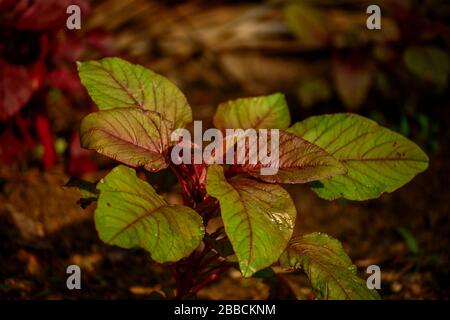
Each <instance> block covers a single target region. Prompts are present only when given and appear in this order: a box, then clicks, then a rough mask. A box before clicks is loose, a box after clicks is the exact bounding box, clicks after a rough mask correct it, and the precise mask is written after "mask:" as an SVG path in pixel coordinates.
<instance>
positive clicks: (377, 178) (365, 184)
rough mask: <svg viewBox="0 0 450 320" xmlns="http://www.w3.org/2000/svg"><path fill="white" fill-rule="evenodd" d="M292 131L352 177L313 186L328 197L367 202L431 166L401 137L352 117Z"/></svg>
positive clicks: (309, 122)
mask: <svg viewBox="0 0 450 320" xmlns="http://www.w3.org/2000/svg"><path fill="white" fill-rule="evenodd" d="M289 131H291V132H294V133H295V134H297V135H299V136H301V137H303V138H304V139H306V140H308V141H310V142H312V143H314V144H317V145H318V146H321V147H323V148H324V149H325V150H326V151H328V152H329V153H331V154H332V155H333V156H334V157H336V158H337V159H339V160H340V161H341V162H342V163H343V164H344V165H345V166H346V167H347V169H348V173H347V174H346V175H342V176H335V177H332V178H330V179H325V180H321V181H320V182H318V183H313V184H311V186H312V188H313V190H314V191H316V193H317V194H318V195H319V196H320V197H322V198H325V199H328V200H333V199H337V198H340V197H344V198H346V199H350V200H367V199H373V198H377V197H379V196H380V195H381V194H382V193H384V192H392V191H394V190H396V189H398V188H400V187H401V186H403V185H404V184H406V183H407V182H409V181H410V180H411V179H412V178H413V177H414V176H415V175H417V174H418V173H420V172H422V171H424V170H425V169H426V168H427V167H428V157H427V155H426V154H425V153H424V152H423V151H422V150H421V149H420V148H419V147H418V146H417V145H416V144H414V143H413V142H411V141H409V140H408V139H406V138H405V137H403V136H401V135H400V134H398V133H396V132H393V131H391V130H389V129H386V128H383V127H381V126H379V125H378V124H377V123H376V122H374V121H372V120H370V119H367V118H364V117H361V116H358V115H355V114H349V113H340V114H334V115H323V116H315V117H311V118H308V119H306V120H304V121H302V122H298V123H296V124H295V125H293V126H292V127H291V128H290V129H289Z"/></svg>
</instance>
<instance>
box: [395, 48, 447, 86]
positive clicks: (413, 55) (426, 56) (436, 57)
mask: <svg viewBox="0 0 450 320" xmlns="http://www.w3.org/2000/svg"><path fill="white" fill-rule="evenodd" d="M403 61H404V63H405V65H406V67H407V68H408V69H409V71H411V72H412V73H413V74H414V75H416V76H417V77H419V78H421V79H423V80H425V81H429V82H431V83H434V84H436V85H439V86H445V84H446V83H447V79H448V74H449V72H450V59H449V57H448V54H447V53H446V52H445V51H443V50H441V49H439V48H438V47H432V46H423V47H419V46H414V47H409V48H408V49H406V51H405V52H404V54H403Z"/></svg>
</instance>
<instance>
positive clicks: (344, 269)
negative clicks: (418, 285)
mask: <svg viewBox="0 0 450 320" xmlns="http://www.w3.org/2000/svg"><path fill="white" fill-rule="evenodd" d="M280 264H281V266H282V267H284V268H289V269H302V270H303V271H304V272H305V273H306V275H307V276H308V278H309V280H310V281H311V285H312V287H313V289H314V291H315V292H316V294H317V296H318V298H319V299H329V300H344V299H345V300H374V299H379V298H380V297H379V295H378V293H377V291H376V290H370V289H368V288H367V285H366V282H365V281H364V280H362V279H360V278H359V277H358V276H357V275H356V266H355V265H353V263H352V261H351V260H350V258H349V257H348V256H347V254H346V253H345V251H344V248H343V247H342V245H341V243H340V242H339V241H337V240H336V239H334V238H332V237H330V236H328V235H325V234H322V233H311V234H308V235H305V236H302V237H295V238H293V239H292V240H291V241H290V242H289V245H288V248H287V249H286V251H285V252H283V254H282V255H281V257H280Z"/></svg>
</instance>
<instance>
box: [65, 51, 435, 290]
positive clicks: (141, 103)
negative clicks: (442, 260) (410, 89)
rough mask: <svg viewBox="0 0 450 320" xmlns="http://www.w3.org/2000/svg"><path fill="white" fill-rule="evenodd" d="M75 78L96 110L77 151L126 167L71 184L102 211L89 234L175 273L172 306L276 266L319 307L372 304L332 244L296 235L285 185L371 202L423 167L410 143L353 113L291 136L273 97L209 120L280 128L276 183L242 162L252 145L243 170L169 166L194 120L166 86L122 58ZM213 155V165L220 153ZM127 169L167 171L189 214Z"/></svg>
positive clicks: (237, 104)
mask: <svg viewBox="0 0 450 320" xmlns="http://www.w3.org/2000/svg"><path fill="white" fill-rule="evenodd" d="M78 71H79V75H80V78H81V82H82V83H83V85H84V86H85V87H86V88H87V90H88V92H89V94H90V95H91V97H92V99H93V100H94V102H95V103H96V104H97V106H98V108H99V111H98V112H94V113H91V114H89V115H88V116H86V117H85V118H84V120H83V121H82V124H81V144H82V146H83V147H85V148H88V149H93V150H96V151H97V152H98V153H100V154H103V155H106V156H108V157H111V158H113V159H115V160H117V161H119V162H121V163H123V164H125V165H118V166H117V167H115V168H114V169H113V170H112V171H111V172H110V173H109V174H108V175H107V176H106V177H104V178H103V179H102V180H101V181H99V182H98V183H97V185H96V186H95V185H92V184H91V185H89V184H80V183H78V182H77V181H72V183H71V184H72V185H76V186H78V187H80V188H81V189H84V193H85V194H84V196H85V198H89V199H90V200H96V201H97V208H96V210H95V225H96V228H97V231H98V234H99V236H100V238H101V239H102V240H103V241H104V242H106V243H108V244H112V245H116V246H119V247H122V248H132V247H142V248H144V249H145V250H147V251H148V252H149V253H150V255H151V257H152V259H153V260H154V261H156V262H158V263H164V264H167V265H168V266H169V267H170V268H171V270H172V271H173V275H174V277H175V280H176V284H177V286H176V291H175V295H174V296H175V297H176V298H190V297H193V296H195V294H196V293H197V292H198V291H199V290H200V289H201V288H203V287H204V286H205V285H207V284H208V283H210V282H211V281H213V280H214V279H216V278H217V277H218V276H219V275H220V274H222V273H223V272H225V271H226V270H227V269H228V268H229V267H236V268H239V269H240V271H241V273H242V275H243V276H244V277H251V276H255V275H256V276H257V275H261V274H264V275H265V276H267V275H274V272H273V270H272V269H271V266H273V265H274V264H279V266H281V267H282V268H285V269H288V270H302V271H304V272H305V273H306V275H307V276H308V277H309V279H310V281H311V285H312V287H313V289H314V291H315V293H316V296H317V298H319V299H377V298H379V295H378V293H377V292H376V290H370V289H368V288H367V286H366V282H365V281H363V280H362V279H360V278H359V277H358V276H357V274H356V267H355V266H354V265H353V264H352V262H351V260H350V258H349V257H348V256H347V254H346V253H345V251H344V250H343V247H342V245H341V244H340V243H339V242H338V241H337V240H336V239H333V238H332V237H330V236H327V235H325V234H321V233H312V234H307V235H302V236H293V229H294V222H295V219H296V215H297V212H296V208H295V206H294V202H293V200H292V199H291V197H290V195H289V194H288V193H287V192H286V191H285V190H284V189H283V188H282V187H281V186H280V184H293V183H309V185H310V187H311V188H312V189H313V190H314V191H315V192H316V193H317V194H318V195H319V196H320V197H321V198H324V199H328V200H333V199H337V198H345V199H350V200H367V199H373V198H377V197H379V196H380V195H381V194H382V193H384V192H392V191H394V190H396V189H398V188H400V187H401V186H403V185H404V184H405V183H407V182H408V181H410V180H411V179H412V178H413V177H414V176H415V175H416V174H418V173H420V172H422V171H424V170H425V169H426V168H427V166H428V157H427V155H426V154H425V153H424V152H423V151H422V150H421V149H420V148H419V147H417V145H415V144H414V143H413V142H411V141H409V140H407V139H406V138H404V137H403V136H401V135H399V134H397V133H395V132H393V131H390V130H388V129H386V128H383V127H381V126H379V125H378V124H377V123H375V122H374V121H372V120H369V119H366V118H363V117H361V116H358V115H355V114H347V113H341V114H332V115H322V116H314V117H311V118H308V119H305V120H303V121H301V122H297V123H295V124H294V125H292V126H290V121H291V119H290V114H289V109H288V107H287V104H286V101H285V99H284V96H283V95H282V94H279V93H277V94H273V95H269V96H262V97H254V98H244V99H237V100H234V101H229V102H226V103H224V104H221V105H219V107H218V109H217V111H216V114H215V115H214V119H213V123H214V125H215V127H216V128H218V129H220V130H221V131H222V132H224V133H225V131H226V129H244V130H248V129H255V130H256V129H258V130H259V129H267V130H268V131H271V130H274V129H278V132H279V144H278V152H279V163H278V168H277V169H278V170H277V172H276V173H274V174H272V175H263V174H261V170H260V169H261V168H263V167H264V166H265V164H263V163H261V162H258V163H256V164H255V163H250V161H248V160H249V157H248V149H249V143H245V144H244V146H245V148H246V150H245V151H246V157H245V159H244V160H245V161H244V163H241V164H232V165H219V164H213V163H211V162H208V163H210V164H207V163H204V162H203V163H200V164H187V163H181V164H175V163H174V161H172V160H171V159H172V158H173V157H171V154H172V151H173V148H174V146H175V145H177V144H178V143H179V142H180V141H172V139H171V135H172V133H173V132H174V130H176V129H180V128H183V127H185V126H186V124H188V123H190V122H191V121H192V112H191V109H190V107H189V105H188V103H187V101H186V98H185V97H184V95H183V94H182V93H181V91H180V90H179V89H178V88H177V87H176V86H175V85H174V84H173V83H172V82H170V81H169V80H168V79H166V78H164V77H162V76H160V75H158V74H156V73H154V72H152V71H150V70H148V69H146V68H144V67H142V66H139V65H134V64H131V63H128V62H126V61H124V60H121V59H118V58H105V59H102V60H99V61H88V62H82V63H79V65H78ZM236 140H237V139H234V140H233V141H234V142H236ZM214 142H217V141H214ZM181 143H184V144H186V143H187V144H190V143H191V141H181ZM190 145H191V146H193V144H190ZM219 145H220V146H222V145H221V144H219ZM196 147H199V146H198V145H197V146H196ZM192 149H194V147H193V148H192ZM232 149H234V144H233V145H232ZM217 150H221V149H220V148H218V149H216V152H215V153H213V154H212V155H213V156H214V157H215V158H216V159H218V158H220V157H221V156H220V155H221V154H222V153H221V152H217ZM191 151H192V153H195V152H194V151H193V150H191ZM225 151H226V152H227V151H228V150H225ZM180 156H181V155H180ZM189 156H191V154H189ZM217 162H218V163H220V161H217ZM133 167H134V168H141V169H144V170H147V171H148V172H150V173H152V172H156V171H160V170H164V169H170V170H172V171H173V172H174V173H175V174H176V176H177V177H178V181H179V184H180V188H181V192H182V195H183V199H184V205H179V204H169V203H168V202H167V201H166V200H165V199H164V198H163V197H162V196H160V195H158V194H157V193H156V191H155V189H154V188H153V187H152V186H151V185H150V184H149V183H148V182H146V181H144V180H142V179H140V178H138V177H137V175H136V172H135V169H133ZM218 216H220V217H221V220H222V222H223V227H219V228H216V229H214V230H211V231H210V230H209V229H210V228H209V225H208V223H209V222H210V221H211V219H212V218H213V217H218ZM205 230H208V232H206V231H205ZM169 296H170V295H169Z"/></svg>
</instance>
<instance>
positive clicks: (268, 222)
mask: <svg viewBox="0 0 450 320" xmlns="http://www.w3.org/2000/svg"><path fill="white" fill-rule="evenodd" d="M206 190H207V192H208V193H209V194H210V195H211V196H213V197H215V198H217V199H218V200H219V203H220V209H221V214H222V219H223V223H224V227H225V232H226V233H227V235H228V238H229V239H230V241H231V244H232V246H233V249H234V252H235V253H236V256H237V258H238V261H239V266H240V269H241V272H242V274H243V276H244V277H250V276H251V275H252V274H254V273H255V272H257V271H259V270H261V269H264V268H266V267H268V266H270V265H271V264H272V263H274V262H275V261H277V259H278V258H279V256H280V254H281V253H282V252H283V250H284V248H285V247H286V245H287V243H288V241H289V239H290V237H291V235H292V231H293V228H294V221H295V216H296V210H295V206H294V203H293V201H292V199H291V197H290V196H289V194H288V193H287V192H286V191H285V190H284V189H283V188H281V187H280V186H278V185H270V184H265V183H261V182H257V181H255V180H251V179H247V178H240V177H235V178H232V179H231V180H230V181H229V182H228V181H227V180H226V179H225V177H224V173H223V169H222V167H220V166H218V165H213V166H210V167H209V168H208V173H207V181H206Z"/></svg>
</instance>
